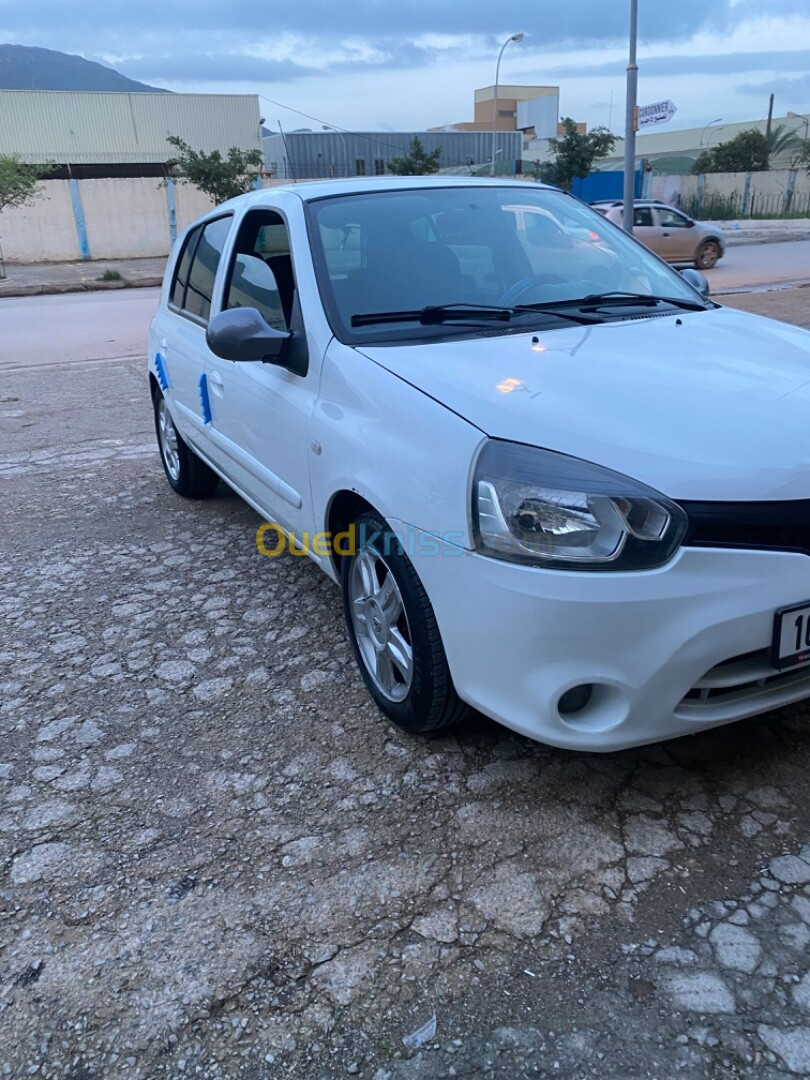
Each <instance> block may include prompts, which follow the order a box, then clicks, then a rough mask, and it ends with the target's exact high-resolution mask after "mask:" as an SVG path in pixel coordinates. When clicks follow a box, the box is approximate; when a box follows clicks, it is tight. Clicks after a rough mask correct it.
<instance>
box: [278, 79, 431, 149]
mask: <svg viewBox="0 0 810 1080" xmlns="http://www.w3.org/2000/svg"><path fill="white" fill-rule="evenodd" d="M258 96H259V97H260V98H261V99H262V101H266V102H268V104H270V105H275V106H276V107H277V108H279V109H286V110H287V111H288V112H293V113H295V114H296V115H297V116H303V117H305V118H306V119H307V120H314V121H315V123H316V124H322V125H324V126H325V127H327V128H330V129H331V130H332V131H335V132H337V133H338V134H341V135H351V136H352V137H353V138H355V139H364V140H365V141H366V142H369V143H371V144H372V146H373V145H377V146H385V147H387V148H388V149H389V150H399V151H400V152H401V153H403V154H409V153H410V150H411V148H410V147H409V146H403V145H402V144H401V143H392V142H388V140H387V139H376V138H372V137H371V136H370V135H364V134H363V133H362V132H360V131H350V130H349V129H348V128H342V127H338V126H337V124H330V123H329V122H328V121H327V120H324V119H322V118H321V117H319V116H311V115H310V114H309V113H305V112H302V111H301V109H294V108H293V107H292V106H291V105H284V104H283V103H282V102H280V101H274V100H273V99H272V98H269V97H265V95H264V94H259V95H258ZM290 134H295V133H294V132H290ZM316 134H320V132H316ZM430 134H434V135H439V134H443V133H442V132H431V133H430Z"/></svg>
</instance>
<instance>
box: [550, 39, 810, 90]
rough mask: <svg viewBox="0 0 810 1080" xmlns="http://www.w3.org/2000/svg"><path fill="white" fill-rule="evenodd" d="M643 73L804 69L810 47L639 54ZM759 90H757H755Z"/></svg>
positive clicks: (609, 69)
mask: <svg viewBox="0 0 810 1080" xmlns="http://www.w3.org/2000/svg"><path fill="white" fill-rule="evenodd" d="M639 63H640V66H641V71H642V73H643V74H644V75H730V74H738V73H740V72H743V71H799V72H803V71H807V69H808V68H810V49H794V50H786V51H784V52H779V51H776V50H771V51H769V52H748V53H728V54H721V55H715V56H693V55H690V56H641V57H640V58H639ZM625 68H626V61H624V60H611V61H608V62H606V63H603V64H590V65H589V64H565V65H563V66H561V67H557V68H548V69H546V71H545V74H546V75H548V76H549V77H550V78H555V79H563V78H568V79H573V78H580V79H581V78H589V77H601V76H603V75H623V74H624V71H625ZM757 92H758V93H759V91H757Z"/></svg>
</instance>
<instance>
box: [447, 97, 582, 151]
mask: <svg viewBox="0 0 810 1080" xmlns="http://www.w3.org/2000/svg"><path fill="white" fill-rule="evenodd" d="M496 110H497V115H496ZM559 115H560V88H559V86H514V85H512V84H511V83H501V84H499V85H498V97H497V105H496V99H495V87H494V86H484V87H481V89H479V90H476V91H475V99H474V111H473V116H474V119H473V120H462V121H460V122H459V123H457V124H448V125H446V126H443V127H436V128H430V129H429V130H430V131H492V127H493V121H494V124H495V130H496V131H519V132H521V134H522V135H523V140H524V145H525V144H527V143H529V142H530V141H531V140H536V139H551V138H553V137H554V136H555V135H559V134H561V133H562V132H561V128H560V123H559ZM577 129H578V130H579V131H580V132H582V133H583V134H584V133H585V131H586V130H587V128H586V126H585V124H577Z"/></svg>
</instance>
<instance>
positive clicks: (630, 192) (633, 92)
mask: <svg viewBox="0 0 810 1080" xmlns="http://www.w3.org/2000/svg"><path fill="white" fill-rule="evenodd" d="M637 39H638V0H630V59H629V62H628V64H627V113H626V115H625V118H624V209H623V212H622V224H623V225H624V229H625V232H629V233H630V235H631V236H632V235H633V200H634V196H635V179H636V126H637V124H638V108H637V105H636V101H637V98H638V64H637V63H636V41H637Z"/></svg>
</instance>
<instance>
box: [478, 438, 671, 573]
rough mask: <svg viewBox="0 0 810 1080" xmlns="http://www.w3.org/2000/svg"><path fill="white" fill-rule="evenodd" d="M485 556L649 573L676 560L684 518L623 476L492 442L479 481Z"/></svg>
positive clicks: (561, 456) (568, 567)
mask: <svg viewBox="0 0 810 1080" xmlns="http://www.w3.org/2000/svg"><path fill="white" fill-rule="evenodd" d="M472 517H473V532H474V536H475V546H476V548H477V549H478V551H480V552H481V553H482V554H483V555H491V556H494V557H495V558H498V559H507V560H509V561H511V562H519V563H527V564H530V565H532V566H545V567H549V568H554V569H557V570H647V569H649V568H650V567H653V566H660V565H661V564H662V563H665V562H666V561H667V560H668V559H669V558H671V556H672V555H673V554H674V552H675V551H676V549H677V548H678V547H679V545H680V543H681V541H682V540H683V537H684V534H685V533H686V527H687V519H686V514H685V513H684V511H683V510H682V509H681V508H680V507H679V506H677V505H676V504H675V503H673V502H671V501H670V500H669V499H667V498H666V497H665V496H664V495H661V494H659V493H658V492H657V491H654V490H653V489H652V488H648V487H646V486H645V485H644V484H641V483H638V482H637V481H635V480H631V479H630V478H629V477H627V476H622V475H621V473H615V472H612V471H611V470H610V469H603V468H602V467H601V466H599V465H593V464H591V463H590V462H587V461H580V460H579V459H578V458H572V457H567V456H566V455H565V454H555V453H553V452H552V451H550V450H539V449H537V448H536V447H533V446H522V445H521V444H520V443H509V442H499V441H497V440H490V441H489V442H487V444H486V445H485V446H484V449H483V450H482V451H481V453H480V455H479V457H478V463H477V465H476V469H475V475H474V478H473V492H472Z"/></svg>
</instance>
